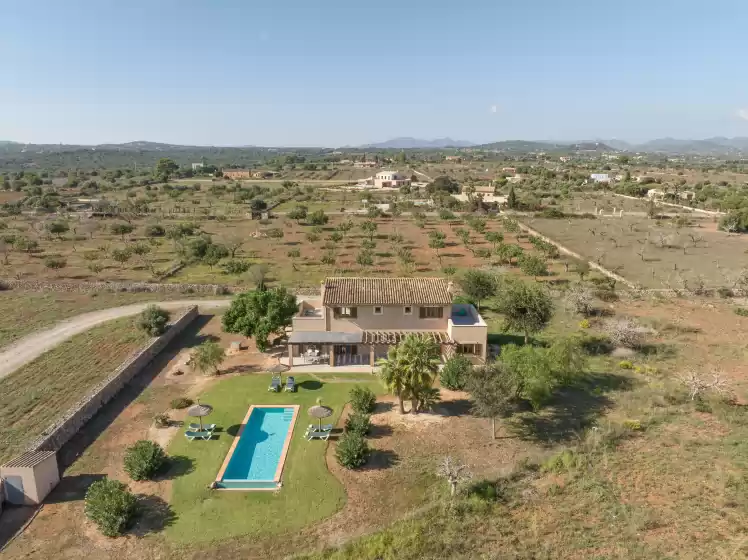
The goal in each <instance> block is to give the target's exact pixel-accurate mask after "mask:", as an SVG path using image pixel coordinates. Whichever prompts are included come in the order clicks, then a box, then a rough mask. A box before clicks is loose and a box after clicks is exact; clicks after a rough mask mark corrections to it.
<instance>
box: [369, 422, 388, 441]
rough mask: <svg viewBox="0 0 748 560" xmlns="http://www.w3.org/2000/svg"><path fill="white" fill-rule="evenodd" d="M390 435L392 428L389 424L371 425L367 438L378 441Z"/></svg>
mask: <svg viewBox="0 0 748 560" xmlns="http://www.w3.org/2000/svg"><path fill="white" fill-rule="evenodd" d="M391 435H392V426H390V425H389V424H372V425H371V428H369V433H368V434H367V437H370V438H371V439H379V438H383V437H387V436H391Z"/></svg>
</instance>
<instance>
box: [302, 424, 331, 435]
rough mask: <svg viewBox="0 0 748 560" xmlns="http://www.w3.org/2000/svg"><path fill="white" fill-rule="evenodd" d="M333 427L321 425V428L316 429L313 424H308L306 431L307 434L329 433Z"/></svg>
mask: <svg viewBox="0 0 748 560" xmlns="http://www.w3.org/2000/svg"><path fill="white" fill-rule="evenodd" d="M334 427H335V426H333V425H332V424H322V426H321V427H317V426H315V425H314V424H309V427H308V428H307V429H306V431H307V433H309V432H329V431H330V430H332V429H333V428H334Z"/></svg>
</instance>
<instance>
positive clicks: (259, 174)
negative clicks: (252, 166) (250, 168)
mask: <svg viewBox="0 0 748 560" xmlns="http://www.w3.org/2000/svg"><path fill="white" fill-rule="evenodd" d="M276 175H280V173H278V172H277V171H255V172H253V173H252V178H253V179H269V178H271V177H275V176H276Z"/></svg>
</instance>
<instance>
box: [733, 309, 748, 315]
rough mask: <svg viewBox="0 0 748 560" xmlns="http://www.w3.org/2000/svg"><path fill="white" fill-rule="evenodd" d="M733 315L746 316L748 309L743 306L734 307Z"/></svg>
mask: <svg viewBox="0 0 748 560" xmlns="http://www.w3.org/2000/svg"><path fill="white" fill-rule="evenodd" d="M734 311H735V315H740V316H741V317H748V309H746V308H745V307H736V308H735V309H734Z"/></svg>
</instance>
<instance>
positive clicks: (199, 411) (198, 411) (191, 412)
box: [187, 401, 213, 432]
mask: <svg viewBox="0 0 748 560" xmlns="http://www.w3.org/2000/svg"><path fill="white" fill-rule="evenodd" d="M211 412H213V407H212V406H210V405H209V404H200V401H197V404H193V405H192V406H191V407H190V408H188V409H187V416H194V417H195V418H199V419H200V431H201V432H202V431H203V416H207V415H208V414H210V413H211Z"/></svg>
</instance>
